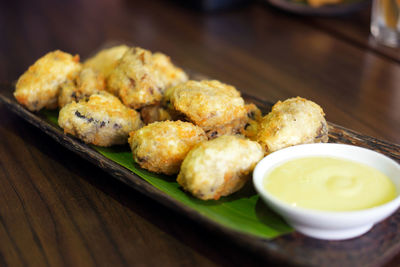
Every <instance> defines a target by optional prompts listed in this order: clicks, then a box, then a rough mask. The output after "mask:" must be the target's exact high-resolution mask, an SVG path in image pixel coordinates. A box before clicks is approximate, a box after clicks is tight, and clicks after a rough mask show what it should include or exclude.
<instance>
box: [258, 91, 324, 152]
mask: <svg viewBox="0 0 400 267" xmlns="http://www.w3.org/2000/svg"><path fill="white" fill-rule="evenodd" d="M324 115H325V114H324V112H323V110H322V108H321V107H320V106H319V105H317V104H316V103H314V102H312V101H309V100H306V99H304V98H301V97H296V98H290V99H287V100H285V101H283V102H281V101H278V102H277V103H276V104H275V105H274V106H273V107H272V111H271V112H270V113H269V114H268V115H266V116H265V117H264V118H262V120H261V122H260V124H259V125H258V128H259V129H258V132H257V134H256V136H255V137H254V140H255V141H257V142H258V143H260V144H261V145H262V146H263V148H264V150H265V152H266V153H271V152H273V151H276V150H279V149H282V148H285V147H288V146H293V145H298V144H307V143H320V142H328V127H327V123H326V120H325V118H324Z"/></svg>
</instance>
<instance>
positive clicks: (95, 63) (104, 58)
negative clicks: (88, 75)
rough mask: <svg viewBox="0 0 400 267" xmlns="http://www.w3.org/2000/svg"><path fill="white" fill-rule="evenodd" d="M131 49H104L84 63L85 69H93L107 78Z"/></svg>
mask: <svg viewBox="0 0 400 267" xmlns="http://www.w3.org/2000/svg"><path fill="white" fill-rule="evenodd" d="M128 49H129V47H128V46H126V45H119V46H113V47H111V48H107V49H103V50H101V51H100V52H98V53H97V54H96V55H94V56H93V57H91V58H89V59H88V60H86V61H85V62H84V63H83V67H84V68H91V69H93V70H94V71H95V72H98V73H100V74H102V75H103V77H104V78H107V77H108V76H109V75H110V73H111V72H112V71H113V70H114V69H115V67H116V66H117V63H118V60H119V59H120V58H121V57H122V56H123V55H124V53H125V52H126V51H127V50H128Z"/></svg>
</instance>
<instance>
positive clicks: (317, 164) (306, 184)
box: [264, 157, 397, 211]
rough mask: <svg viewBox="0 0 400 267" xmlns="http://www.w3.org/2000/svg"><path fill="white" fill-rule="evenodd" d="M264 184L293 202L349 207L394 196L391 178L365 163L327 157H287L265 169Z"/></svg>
mask: <svg viewBox="0 0 400 267" xmlns="http://www.w3.org/2000/svg"><path fill="white" fill-rule="evenodd" d="M264 188H265V190H267V191H268V192H269V193H270V194H272V195H273V196H275V197H276V198H278V199H280V200H282V201H284V202H287V203H289V204H291V205H293V206H298V207H303V208H308V209H316V210H324V211H352V210H362V209H368V208H372V207H375V206H379V205H381V204H384V203H386V202H389V201H391V200H393V199H394V198H396V196H397V192H396V187H395V185H394V184H393V182H392V181H391V180H390V179H389V178H388V177H387V176H386V175H384V174H383V173H381V172H380V171H378V170H376V169H375V168H372V167H369V166H367V165H364V164H361V163H357V162H353V161H350V160H344V159H338V158H331V157H306V158H299V159H294V160H290V161H288V162H285V163H283V164H282V165H280V166H278V167H276V168H275V169H273V170H272V171H271V172H269V173H267V174H266V176H265V178H264Z"/></svg>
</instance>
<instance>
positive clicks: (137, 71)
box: [107, 47, 187, 109]
mask: <svg viewBox="0 0 400 267" xmlns="http://www.w3.org/2000/svg"><path fill="white" fill-rule="evenodd" d="M186 80H187V75H186V74H185V73H184V72H183V70H182V69H180V68H177V67H176V66H174V65H173V64H172V63H171V61H170V59H169V57H167V56H165V55H164V54H161V53H155V54H154V55H153V54H152V53H151V52H150V51H148V50H145V49H142V48H139V47H136V48H131V49H129V50H128V51H127V52H126V53H125V54H124V55H123V57H122V58H121V60H119V61H118V65H117V67H116V68H115V69H114V71H113V72H112V73H111V75H110V76H109V78H108V81H107V88H108V90H109V92H111V93H112V94H114V95H116V96H118V97H119V98H120V99H121V100H122V102H123V103H124V104H125V105H127V106H130V107H132V108H135V109H138V108H141V107H144V106H148V105H153V104H157V103H159V102H160V100H161V98H162V95H163V93H164V91H165V89H166V88H167V87H170V86H173V85H176V84H178V83H181V82H185V81H186Z"/></svg>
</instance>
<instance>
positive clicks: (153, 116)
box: [140, 105, 171, 125]
mask: <svg viewBox="0 0 400 267" xmlns="http://www.w3.org/2000/svg"><path fill="white" fill-rule="evenodd" d="M140 116H141V118H142V121H143V123H144V124H146V125H147V124H150V123H152V122H156V121H166V120H171V115H170V114H169V113H168V111H167V110H166V109H164V108H163V107H161V106H160V105H151V106H147V107H144V108H142V109H141V110H140Z"/></svg>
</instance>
